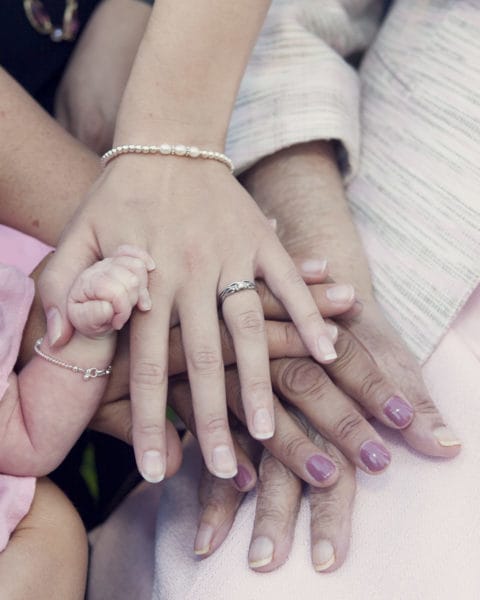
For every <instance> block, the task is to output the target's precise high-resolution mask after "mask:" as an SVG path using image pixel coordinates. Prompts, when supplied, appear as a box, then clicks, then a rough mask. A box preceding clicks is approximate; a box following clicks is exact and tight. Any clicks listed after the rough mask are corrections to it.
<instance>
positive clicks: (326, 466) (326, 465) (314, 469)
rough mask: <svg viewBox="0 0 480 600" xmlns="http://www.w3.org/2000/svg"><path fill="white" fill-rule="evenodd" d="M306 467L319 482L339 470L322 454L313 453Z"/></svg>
mask: <svg viewBox="0 0 480 600" xmlns="http://www.w3.org/2000/svg"><path fill="white" fill-rule="evenodd" d="M306 467H307V471H308V472H309V473H310V475H311V476H312V477H313V478H314V479H315V481H319V482H323V481H326V480H327V479H328V478H329V477H331V476H332V475H333V474H334V473H335V471H336V470H337V467H336V466H335V465H334V463H333V462H332V461H331V460H329V459H328V458H326V457H325V456H322V455H321V454H313V455H312V456H311V457H310V458H309V459H308V460H307V463H306Z"/></svg>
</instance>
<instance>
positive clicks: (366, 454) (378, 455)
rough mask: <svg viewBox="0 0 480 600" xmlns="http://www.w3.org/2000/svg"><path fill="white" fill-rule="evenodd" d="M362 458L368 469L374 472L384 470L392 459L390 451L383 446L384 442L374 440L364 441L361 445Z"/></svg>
mask: <svg viewBox="0 0 480 600" xmlns="http://www.w3.org/2000/svg"><path fill="white" fill-rule="evenodd" d="M360 458H361V459H362V462H363V464H364V465H365V466H366V467H367V469H368V470H369V471H372V472H373V473H377V472H378V471H383V469H385V468H386V467H388V465H389V464H390V461H391V460H392V457H391V455H390V452H389V451H388V450H387V449H386V448H385V446H382V444H379V443H378V442H374V441H373V440H369V441H368V442H364V443H363V444H362V445H361V447H360Z"/></svg>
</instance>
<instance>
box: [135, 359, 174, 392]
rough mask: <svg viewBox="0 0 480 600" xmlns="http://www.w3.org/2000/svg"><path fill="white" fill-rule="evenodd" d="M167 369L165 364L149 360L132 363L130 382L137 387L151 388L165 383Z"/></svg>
mask: <svg viewBox="0 0 480 600" xmlns="http://www.w3.org/2000/svg"><path fill="white" fill-rule="evenodd" d="M166 381H167V369H166V366H165V365H162V364H160V363H156V362H151V361H145V360H142V361H139V362H137V363H135V364H134V365H133V371H132V383H133V385H134V386H136V387H137V388H139V389H145V390H153V389H155V388H158V387H160V386H163V385H165V383H166Z"/></svg>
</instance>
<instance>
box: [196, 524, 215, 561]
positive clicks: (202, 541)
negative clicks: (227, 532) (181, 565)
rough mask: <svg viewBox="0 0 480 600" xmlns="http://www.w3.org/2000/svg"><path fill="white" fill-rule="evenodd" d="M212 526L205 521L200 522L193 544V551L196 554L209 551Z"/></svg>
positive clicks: (200, 554)
mask: <svg viewBox="0 0 480 600" xmlns="http://www.w3.org/2000/svg"><path fill="white" fill-rule="evenodd" d="M213 533H214V532H213V527H212V526H211V525H207V523H201V524H200V527H199V528H198V531H197V535H196V537H195V543H194V544H193V551H194V552H195V554H196V555H197V556H203V555H204V554H208V553H209V552H210V548H211V545H212V539H213Z"/></svg>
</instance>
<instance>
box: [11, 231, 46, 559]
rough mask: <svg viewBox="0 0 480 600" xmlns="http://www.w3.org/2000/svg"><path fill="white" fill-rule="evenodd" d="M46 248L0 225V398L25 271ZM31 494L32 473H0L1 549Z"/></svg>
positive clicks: (18, 325) (16, 339)
mask: <svg viewBox="0 0 480 600" xmlns="http://www.w3.org/2000/svg"><path fill="white" fill-rule="evenodd" d="M48 251H49V248H48V247H47V246H45V245H44V244H41V242H38V241H37V240H33V238H30V237H28V236H24V235H23V234H20V233H18V232H16V231H13V230H12V229H9V228H7V227H3V226H1V225H0V402H1V398H2V397H3V395H4V394H5V391H6V389H7V387H8V382H7V378H8V376H9V375H10V373H11V372H12V371H13V368H14V366H15V362H16V360H17V356H18V350H19V347H20V341H21V338H22V332H23V329H24V327H25V323H26V320H27V317H28V312H29V310H30V306H31V303H32V300H33V295H34V285H33V281H32V280H31V279H29V278H28V277H27V276H26V274H28V273H29V272H30V271H31V270H32V269H33V268H34V267H35V265H36V264H37V263H38V261H39V260H41V258H43V256H44V255H45V254H46V253H47V252H48ZM2 263H4V264H2ZM6 263H9V264H6ZM11 265H14V266H11ZM17 267H18V268H17ZM22 271H23V272H22ZM34 494H35V479H34V478H33V477H13V476H10V475H0V552H1V551H2V550H3V549H4V548H5V546H6V545H7V542H8V539H9V537H10V535H11V533H12V531H14V529H15V528H16V527H17V525H18V523H19V522H20V521H21V520H22V519H23V517H24V516H25V515H26V514H27V513H28V511H29V510H30V506H31V503H32V500H33V496H34Z"/></svg>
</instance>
